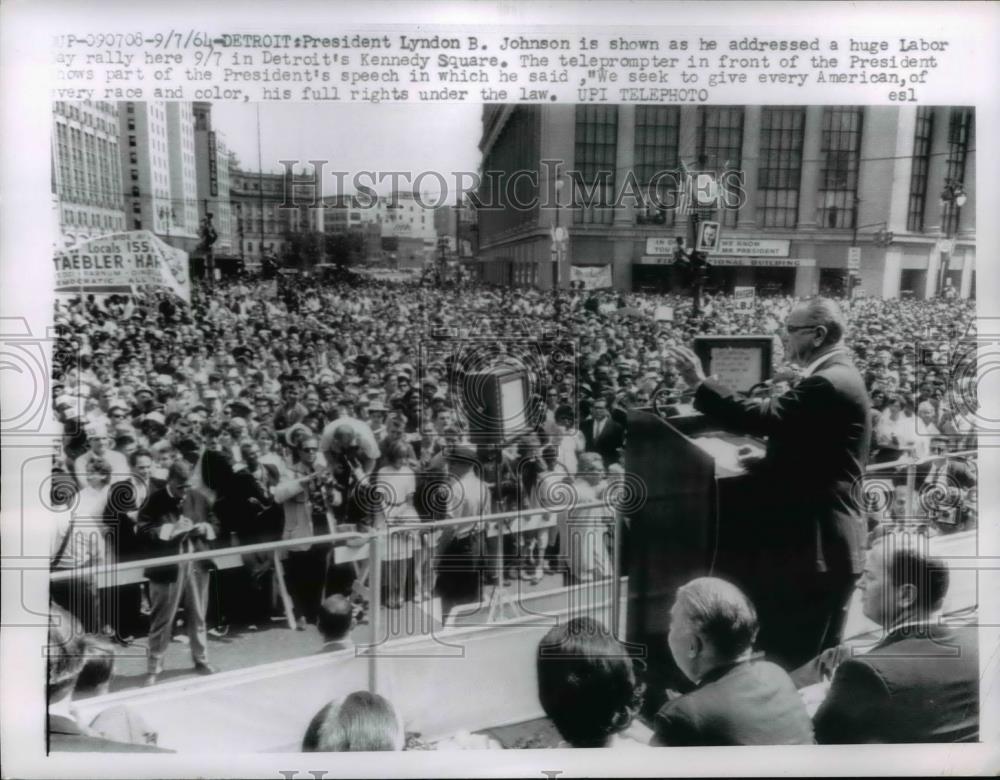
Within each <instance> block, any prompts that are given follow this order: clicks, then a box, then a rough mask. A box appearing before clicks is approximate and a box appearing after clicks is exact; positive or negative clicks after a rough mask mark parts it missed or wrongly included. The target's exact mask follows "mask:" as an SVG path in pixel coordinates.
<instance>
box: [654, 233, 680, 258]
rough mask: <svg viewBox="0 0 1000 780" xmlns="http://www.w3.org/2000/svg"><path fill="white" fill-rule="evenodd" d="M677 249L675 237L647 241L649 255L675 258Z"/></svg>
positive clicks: (661, 237) (659, 237) (660, 237)
mask: <svg viewBox="0 0 1000 780" xmlns="http://www.w3.org/2000/svg"><path fill="white" fill-rule="evenodd" d="M676 248H677V239H676V238H675V237H674V236H656V237H651V238H647V239H646V254H647V255H668V256H670V257H673V255H674V250H675V249H676Z"/></svg>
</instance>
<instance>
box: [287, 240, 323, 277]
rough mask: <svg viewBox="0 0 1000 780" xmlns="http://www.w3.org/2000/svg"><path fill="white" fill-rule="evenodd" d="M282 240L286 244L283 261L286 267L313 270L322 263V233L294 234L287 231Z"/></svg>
mask: <svg viewBox="0 0 1000 780" xmlns="http://www.w3.org/2000/svg"><path fill="white" fill-rule="evenodd" d="M282 239H283V240H284V244H285V246H284V250H283V259H284V264H285V265H286V266H289V267H295V268H304V269H305V268H312V267H313V266H315V265H316V264H317V263H318V262H319V261H320V257H321V252H320V248H321V246H322V243H321V242H322V239H323V234H322V233H320V232H318V231H316V230H308V231H294V232H293V231H291V230H285V232H284V233H283V234H282Z"/></svg>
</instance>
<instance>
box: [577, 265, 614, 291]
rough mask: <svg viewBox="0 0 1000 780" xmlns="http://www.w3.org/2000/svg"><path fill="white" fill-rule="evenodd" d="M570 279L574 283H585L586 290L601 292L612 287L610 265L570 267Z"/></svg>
mask: <svg viewBox="0 0 1000 780" xmlns="http://www.w3.org/2000/svg"><path fill="white" fill-rule="evenodd" d="M569 278H570V280H571V281H573V282H577V283H579V282H583V289H584V290H601V289H604V288H605V287H611V286H612V282H611V266H610V265H574V266H570V270H569Z"/></svg>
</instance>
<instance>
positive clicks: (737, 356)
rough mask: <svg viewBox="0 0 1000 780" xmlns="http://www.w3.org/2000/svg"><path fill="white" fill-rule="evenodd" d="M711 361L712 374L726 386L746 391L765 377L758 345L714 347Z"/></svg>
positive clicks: (710, 355)
mask: <svg viewBox="0 0 1000 780" xmlns="http://www.w3.org/2000/svg"><path fill="white" fill-rule="evenodd" d="M709 361H710V363H709V368H710V370H711V372H712V375H713V376H717V377H718V378H719V381H720V382H721V383H722V384H724V385H725V386H726V387H732V388H736V389H739V390H742V391H744V392H746V391H748V390H749V389H750V388H751V387H753V386H754V385H755V384H757V383H758V382H760V381H761V380H762V379H763V377H762V376H761V374H760V370H761V369H760V349H759V348H757V347H713V348H712V350H711V352H710V353H709Z"/></svg>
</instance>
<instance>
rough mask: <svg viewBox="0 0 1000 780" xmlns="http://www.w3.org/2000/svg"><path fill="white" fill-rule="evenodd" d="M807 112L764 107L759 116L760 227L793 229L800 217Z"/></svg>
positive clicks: (758, 193) (758, 198) (758, 210)
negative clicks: (800, 187) (803, 141)
mask: <svg viewBox="0 0 1000 780" xmlns="http://www.w3.org/2000/svg"><path fill="white" fill-rule="evenodd" d="M805 120H806V111H805V109H804V108H801V107H799V106H790V107H785V106H775V107H771V108H769V107H766V106H765V107H764V109H763V110H762V111H761V116H760V165H759V168H758V173H757V176H758V185H757V186H758V192H757V219H758V221H759V223H760V226H761V227H785V228H793V227H795V226H796V225H797V224H798V216H799V180H800V177H801V175H802V138H803V135H804V132H805Z"/></svg>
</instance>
